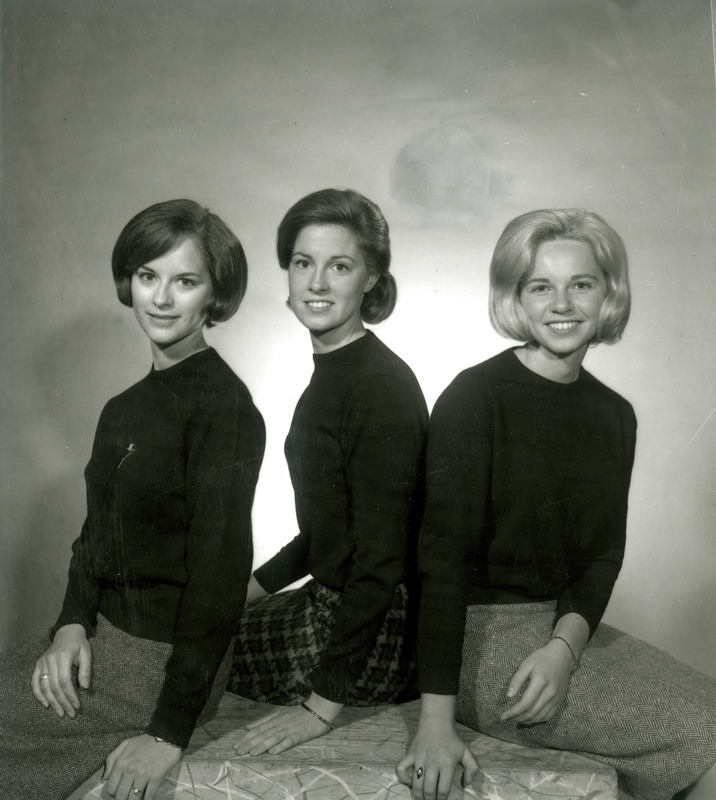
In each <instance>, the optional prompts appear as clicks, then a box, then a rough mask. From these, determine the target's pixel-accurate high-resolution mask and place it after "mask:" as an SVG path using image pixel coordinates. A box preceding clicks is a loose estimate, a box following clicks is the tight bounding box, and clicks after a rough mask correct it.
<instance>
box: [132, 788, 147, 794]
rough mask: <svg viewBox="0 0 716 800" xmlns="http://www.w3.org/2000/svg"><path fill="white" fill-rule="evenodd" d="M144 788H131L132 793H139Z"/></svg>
mask: <svg viewBox="0 0 716 800" xmlns="http://www.w3.org/2000/svg"><path fill="white" fill-rule="evenodd" d="M143 791H144V789H132V794H141V793H142V792H143Z"/></svg>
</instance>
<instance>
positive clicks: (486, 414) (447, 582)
mask: <svg viewBox="0 0 716 800" xmlns="http://www.w3.org/2000/svg"><path fill="white" fill-rule="evenodd" d="M476 401H478V402H479V406H476ZM491 419H492V412H491V409H490V408H489V406H488V404H487V403H486V402H484V401H483V399H482V398H478V397H477V396H476V395H474V393H472V392H471V391H470V387H469V385H468V383H467V381H466V380H465V379H464V378H462V376H458V378H456V380H455V381H454V382H453V383H452V384H451V385H450V386H449V387H448V388H447V389H446V390H445V392H444V393H443V394H442V395H441V396H440V398H438V401H437V402H436V404H435V406H434V408H433V412H432V415H431V417H430V426H429V428H428V446H427V463H426V474H427V493H426V503H425V515H424V518H423V524H422V527H421V530H420V539H419V545H418V569H419V573H420V576H421V593H420V616H419V623H418V625H419V627H418V682H419V687H420V691H421V692H429V693H434V694H457V691H458V678H459V674H460V665H461V662H462V640H463V636H464V632H465V613H466V605H467V574H468V570H469V568H470V562H471V552H472V551H473V550H475V549H477V548H478V547H479V541H480V536H481V533H482V528H483V522H484V520H485V516H486V505H487V502H488V494H489V488H490V465H491V463H492V450H493V436H492V430H491Z"/></svg>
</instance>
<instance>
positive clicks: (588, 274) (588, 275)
mask: <svg viewBox="0 0 716 800" xmlns="http://www.w3.org/2000/svg"><path fill="white" fill-rule="evenodd" d="M600 277H601V276H600V275H596V274H595V273H593V272H581V273H579V274H578V275H570V276H569V280H570V281H577V280H581V279H583V278H591V279H592V280H599V278H600ZM535 282H536V283H551V281H550V279H549V278H540V277H539V276H537V275H536V276H535V277H534V278H530V279H529V280H527V281H525V286H527V284H528V283H535Z"/></svg>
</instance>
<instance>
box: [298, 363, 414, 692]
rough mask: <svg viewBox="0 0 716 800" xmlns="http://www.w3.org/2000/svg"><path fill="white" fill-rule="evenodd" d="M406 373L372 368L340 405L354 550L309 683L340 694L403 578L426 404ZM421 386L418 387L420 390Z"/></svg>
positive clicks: (350, 680) (357, 667) (346, 688)
mask: <svg viewBox="0 0 716 800" xmlns="http://www.w3.org/2000/svg"><path fill="white" fill-rule="evenodd" d="M415 391H416V390H415V389H413V388H412V387H411V386H410V385H409V384H407V382H405V381H397V380H395V378H393V377H391V376H387V375H380V374H377V375H371V376H368V377H366V378H363V379H362V380H361V381H360V382H358V383H356V385H355V386H354V387H353V391H351V392H350V393H349V395H348V397H347V400H346V404H345V407H344V413H343V422H342V441H343V445H342V446H343V451H344V464H345V473H346V476H347V481H348V485H349V488H350V494H351V513H352V520H351V522H352V524H351V530H352V537H353V545H354V549H353V555H352V558H351V563H350V568H349V572H348V578H347V581H346V583H345V586H344V588H343V593H342V596H341V604H340V607H339V608H338V611H337V613H336V619H335V624H334V626H333V630H332V633H331V636H330V639H329V642H328V646H327V648H326V651H325V653H324V655H323V658H322V660H321V664H320V666H319V670H318V672H317V674H316V676H315V679H314V685H313V688H314V690H315V691H316V692H317V693H318V694H320V695H321V696H323V697H326V698H328V699H329V700H333V701H334V702H344V701H345V699H346V696H347V695H348V693H349V691H350V690H351V689H352V687H353V685H354V683H355V681H356V679H357V678H358V676H359V675H360V673H361V672H362V670H363V669H364V668H365V663H366V660H367V658H368V656H369V655H370V652H371V650H372V648H373V646H374V644H375V640H376V638H377V636H378V633H379V632H380V629H381V626H382V625H383V622H384V620H385V617H386V615H387V613H388V610H389V609H390V607H391V604H392V602H393V596H394V593H395V589H396V587H397V586H398V584H399V583H400V582H401V581H404V580H405V569H406V558H407V554H408V547H409V545H408V536H409V535H410V534H411V532H412V530H413V529H414V526H415V516H416V508H417V507H418V506H419V504H420V502H421V499H422V490H421V486H420V472H421V468H422V458H423V447H424V438H425V427H426V424H427V412H426V411H424V401H423V399H422V395H420V396H419V397H417V398H416V396H415ZM418 392H419V390H418Z"/></svg>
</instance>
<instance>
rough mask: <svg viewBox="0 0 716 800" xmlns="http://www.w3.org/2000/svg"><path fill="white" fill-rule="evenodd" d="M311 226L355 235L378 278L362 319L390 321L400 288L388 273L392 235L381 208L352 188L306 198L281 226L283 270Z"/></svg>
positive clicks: (278, 247)
mask: <svg viewBox="0 0 716 800" xmlns="http://www.w3.org/2000/svg"><path fill="white" fill-rule="evenodd" d="M308 225H342V226H343V227H344V228H347V229H348V230H349V231H350V232H351V233H352V234H353V235H354V236H355V238H356V243H357V245H358V248H359V250H360V252H361V255H362V256H363V258H364V259H365V264H366V267H367V268H368V271H369V272H372V273H374V274H376V273H377V275H378V280H377V281H376V282H375V285H374V286H373V288H372V289H371V290H370V291H369V292H366V293H365V295H364V296H363V301H362V303H361V306H360V315H361V319H362V320H363V321H364V322H368V323H376V322H381V321H382V320H384V319H387V318H388V317H389V316H390V315H391V314H392V312H393V309H394V308H395V301H396V300H397V297H398V289H397V286H396V284H395V278H393V276H392V275H391V274H390V272H389V271H388V270H389V269H390V235H389V231H388V223H387V222H386V221H385V218H384V217H383V214H382V212H381V210H380V208H378V206H377V205H376V204H375V203H373V202H372V201H371V200H368V198H367V197H363V195H362V194H359V193H358V192H354V191H353V190H352V189H322V190H321V191H319V192H313V193H312V194H309V195H306V197H304V198H302V199H301V200H299V201H298V202H297V203H296V204H295V205H293V206H291V208H290V209H289V210H288V211H287V212H286V216H285V217H284V218H283V219H282V220H281V224H280V225H279V226H278V233H277V235H276V252H277V254H278V263H279V264H280V266H281V269H288V267H289V264H290V263H291V258H292V256H293V247H294V245H295V244H296V239H298V236H299V234H300V233H301V231H302V230H303V229H304V228H305V227H306V226H308Z"/></svg>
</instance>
